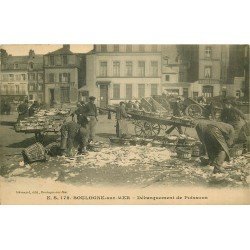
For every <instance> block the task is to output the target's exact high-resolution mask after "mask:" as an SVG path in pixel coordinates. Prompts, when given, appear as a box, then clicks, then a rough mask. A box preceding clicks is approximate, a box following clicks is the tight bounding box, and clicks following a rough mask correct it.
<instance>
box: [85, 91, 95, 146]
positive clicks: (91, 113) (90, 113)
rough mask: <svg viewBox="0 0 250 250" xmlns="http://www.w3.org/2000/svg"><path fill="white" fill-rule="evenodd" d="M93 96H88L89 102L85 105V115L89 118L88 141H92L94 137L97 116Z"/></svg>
mask: <svg viewBox="0 0 250 250" xmlns="http://www.w3.org/2000/svg"><path fill="white" fill-rule="evenodd" d="M95 99H96V98H95V97H94V96H90V97H89V102H88V103H87V104H86V105H85V112H86V116H87V118H88V120H89V123H88V129H89V142H90V143H91V142H93V141H94V138H95V128H96V125H97V122H98V118H97V115H98V114H97V108H96V105H95Z"/></svg>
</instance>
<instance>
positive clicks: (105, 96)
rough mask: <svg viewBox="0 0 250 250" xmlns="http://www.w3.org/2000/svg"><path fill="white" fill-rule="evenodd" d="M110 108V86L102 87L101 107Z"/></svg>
mask: <svg viewBox="0 0 250 250" xmlns="http://www.w3.org/2000/svg"><path fill="white" fill-rule="evenodd" d="M107 106H108V85H107V84H101V85H100V107H101V108H105V107H107Z"/></svg>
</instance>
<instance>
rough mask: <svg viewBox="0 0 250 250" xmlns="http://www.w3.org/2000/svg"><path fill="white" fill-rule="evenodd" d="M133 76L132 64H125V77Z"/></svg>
mask: <svg viewBox="0 0 250 250" xmlns="http://www.w3.org/2000/svg"><path fill="white" fill-rule="evenodd" d="M132 75H133V64H132V62H126V76H132Z"/></svg>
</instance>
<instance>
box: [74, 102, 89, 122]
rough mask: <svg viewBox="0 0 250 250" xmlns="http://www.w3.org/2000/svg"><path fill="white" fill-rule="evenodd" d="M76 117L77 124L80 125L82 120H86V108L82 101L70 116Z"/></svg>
mask: <svg viewBox="0 0 250 250" xmlns="http://www.w3.org/2000/svg"><path fill="white" fill-rule="evenodd" d="M74 115H76V119H77V123H78V124H81V120H82V119H83V118H86V106H85V102H84V101H80V103H79V104H78V105H77V109H76V111H75V112H74V113H73V114H72V117H74Z"/></svg>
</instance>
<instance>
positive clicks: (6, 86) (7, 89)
mask: <svg viewBox="0 0 250 250" xmlns="http://www.w3.org/2000/svg"><path fill="white" fill-rule="evenodd" d="M3 90H4V92H5V94H6V95H8V94H9V87H8V85H4V86H3Z"/></svg>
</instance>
